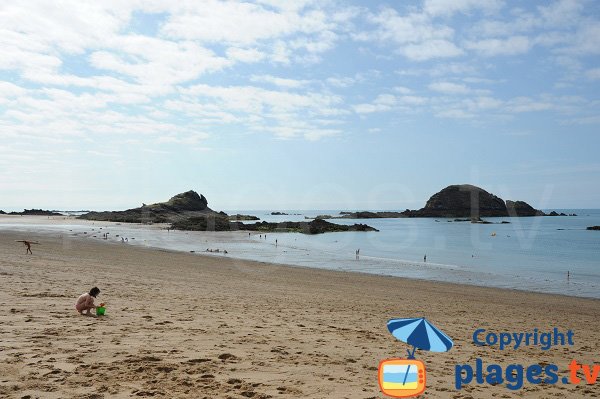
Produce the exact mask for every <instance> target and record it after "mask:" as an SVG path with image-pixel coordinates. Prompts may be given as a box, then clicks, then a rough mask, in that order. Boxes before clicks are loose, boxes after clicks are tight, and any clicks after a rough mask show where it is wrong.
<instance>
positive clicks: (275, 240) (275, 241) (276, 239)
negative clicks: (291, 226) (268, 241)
mask: <svg viewBox="0 0 600 399" xmlns="http://www.w3.org/2000/svg"><path fill="white" fill-rule="evenodd" d="M275 246H277V238H276V239H275Z"/></svg>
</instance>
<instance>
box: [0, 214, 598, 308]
mask: <svg viewBox="0 0 600 399" xmlns="http://www.w3.org/2000/svg"><path fill="white" fill-rule="evenodd" d="M13 219H14V220H15V221H18V223H15V224H16V225H17V226H21V225H22V226H23V227H24V228H25V226H28V225H41V226H52V227H49V229H48V230H46V231H42V232H34V231H31V230H28V229H26V228H25V230H26V231H27V232H26V234H28V235H35V234H41V235H44V236H49V237H54V236H55V235H57V234H58V235H66V236H67V237H68V235H69V234H70V233H72V232H71V231H66V230H62V231H61V230H60V226H61V225H62V224H67V225H69V226H73V227H81V228H83V229H84V230H85V227H86V226H87V227H89V228H90V229H92V230H93V232H91V231H90V230H89V229H88V230H87V231H88V232H89V233H86V235H83V234H81V232H79V233H78V234H75V235H76V236H78V237H70V238H72V239H75V240H76V239H86V240H87V239H93V238H96V240H97V241H98V242H101V243H105V244H106V243H108V244H117V245H120V244H121V242H120V241H115V240H114V239H109V240H103V239H101V238H100V237H97V236H95V235H94V234H102V228H105V229H107V228H110V229H119V228H127V229H132V230H134V231H139V232H140V234H143V233H144V232H152V231H165V230H167V228H168V227H169V226H170V225H169V224H158V223H157V224H140V223H120V222H104V221H91V220H83V219H77V217H75V216H49V217H48V216H18V215H0V227H2V224H1V223H2V222H6V221H8V220H13ZM5 224H6V223H5ZM10 231H13V230H10V229H0V232H10ZM105 231H106V230H105ZM172 232H176V234H181V235H187V234H188V233H191V234H199V235H200V237H197V238H198V239H199V240H200V239H211V240H215V241H218V242H224V245H226V244H227V243H239V242H242V241H245V240H246V234H247V233H248V232H247V231H239V232H237V231H236V232H195V231H194V232H187V231H181V230H172ZM259 233H261V232H253V233H252V235H253V237H254V235H259ZM286 234H287V233H286ZM117 237H118V236H117ZM138 238H139V237H138ZM143 241H144V242H145V241H146V240H143ZM250 242H251V243H252V244H256V241H255V240H252V241H250ZM195 244H199V242H196V243H195ZM128 245H130V246H135V247H141V248H155V249H157V250H166V251H173V252H174V253H185V254H187V253H190V252H191V253H193V254H194V255H196V256H198V255H202V256H206V257H208V258H215V259H219V258H222V257H223V255H222V254H221V253H218V254H213V253H208V252H205V251H204V250H201V249H195V250H186V249H177V248H168V247H166V246H160V245H159V244H158V245H153V244H145V243H144V244H142V240H140V239H138V240H137V241H135V242H134V241H130V242H129V243H128ZM163 245H164V243H163ZM199 245H202V244H199ZM199 245H196V246H195V248H196V247H197V246H199ZM284 252H285V251H284ZM226 257H227V258H231V259H237V260H239V261H250V262H259V263H268V264H273V265H284V266H288V267H295V268H306V269H308V270H330V271H340V272H344V273H358V274H366V275H374V276H384V277H392V278H399V279H407V280H410V281H429V282H434V283H448V284H457V285H464V286H467V287H483V288H496V289H502V290H509V291H515V292H526V293H541V294H549V295H559V296H564V297H567V298H571V297H573V298H588V299H596V300H600V296H598V297H596V296H592V295H589V294H588V295H586V294H585V293H580V294H579V295H576V294H570V293H562V292H549V291H544V290H543V289H535V287H531V288H521V287H511V286H506V285H502V284H500V283H499V282H496V283H495V284H496V285H494V284H493V283H492V284H490V282H489V281H493V277H492V278H490V280H489V281H487V280H483V279H481V278H480V279H478V278H477V277H478V276H477V274H476V273H480V274H481V276H487V275H489V274H490V272H487V271H481V272H472V271H463V270H462V267H461V266H459V265H453V264H444V263H435V262H428V263H422V262H418V261H411V260H404V259H395V258H385V257H377V256H370V255H366V254H365V255H361V258H363V259H367V260H373V261H379V262H383V263H384V264H388V265H390V264H391V265H399V266H402V267H404V268H405V270H406V271H407V272H406V274H408V275H405V276H398V275H394V274H388V273H385V272H369V271H365V269H362V270H357V269H354V270H353V269H348V270H341V269H339V268H326V267H319V266H307V265H306V264H301V263H298V262H294V261H290V260H287V259H278V258H277V255H275V254H273V257H268V258H267V259H256V258H254V259H253V258H252V257H251V256H248V255H246V256H244V255H243V254H241V255H240V253H239V252H234V253H232V252H231V251H230V252H229V254H228V255H226ZM274 258H275V259H274ZM353 263H354V262H353V261H352V260H350V259H348V261H347V264H348V265H352V264H353ZM365 267H369V265H365ZM423 268H424V269H423ZM415 270H425V272H429V273H430V274H432V275H433V276H432V277H431V276H430V277H420V276H419V275H418V274H417V275H415V273H414V271H415ZM436 270H437V271H438V272H439V271H440V270H444V271H447V272H448V273H449V274H448V275H447V276H446V277H449V276H451V277H452V278H453V279H444V278H443V277H441V276H437V278H436V276H435V273H436V272H435V271H436ZM411 272H412V273H413V275H410V273H411ZM481 276H480V277H481ZM492 276H493V274H492ZM496 276H497V277H502V274H501V273H498V274H496ZM461 278H462V279H464V280H467V281H462V280H461ZM486 282H487V284H486ZM567 284H569V283H568V281H567Z"/></svg>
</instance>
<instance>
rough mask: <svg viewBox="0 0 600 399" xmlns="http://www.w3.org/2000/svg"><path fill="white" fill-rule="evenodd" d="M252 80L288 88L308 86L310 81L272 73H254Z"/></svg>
mask: <svg viewBox="0 0 600 399" xmlns="http://www.w3.org/2000/svg"><path fill="white" fill-rule="evenodd" d="M250 81H252V82H265V83H271V84H273V85H275V86H279V87H284V88H288V89H297V88H300V87H303V86H306V85H308V84H309V83H310V81H309V80H300V79H286V78H280V77H277V76H272V75H252V76H251V77H250Z"/></svg>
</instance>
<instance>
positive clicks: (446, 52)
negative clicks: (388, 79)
mask: <svg viewBox="0 0 600 399" xmlns="http://www.w3.org/2000/svg"><path fill="white" fill-rule="evenodd" d="M399 52H400V53H401V54H403V55H405V56H406V57H407V58H409V59H411V60H415V61H426V60H430V59H433V58H450V57H457V56H459V55H462V54H463V50H461V49H460V48H458V47H456V45H454V43H452V42H450V41H448V40H428V41H425V42H422V43H417V44H408V45H406V46H404V47H403V48H401V49H400V50H399Z"/></svg>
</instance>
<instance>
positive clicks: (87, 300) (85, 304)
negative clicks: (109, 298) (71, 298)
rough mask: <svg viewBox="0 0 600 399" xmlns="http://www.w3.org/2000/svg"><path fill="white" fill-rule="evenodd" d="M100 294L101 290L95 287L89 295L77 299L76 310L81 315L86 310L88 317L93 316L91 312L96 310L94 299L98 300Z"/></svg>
mask: <svg viewBox="0 0 600 399" xmlns="http://www.w3.org/2000/svg"><path fill="white" fill-rule="evenodd" d="M99 293H100V289H99V288H98V287H94V288H92V289H91V290H90V292H88V293H87V294H83V295H81V296H80V297H79V298H77V302H76V303H75V309H77V311H78V312H79V314H83V311H84V310H86V311H87V312H86V315H91V312H90V310H92V309H94V310H96V305H94V298H96V297H97V296H98V294H99Z"/></svg>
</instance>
